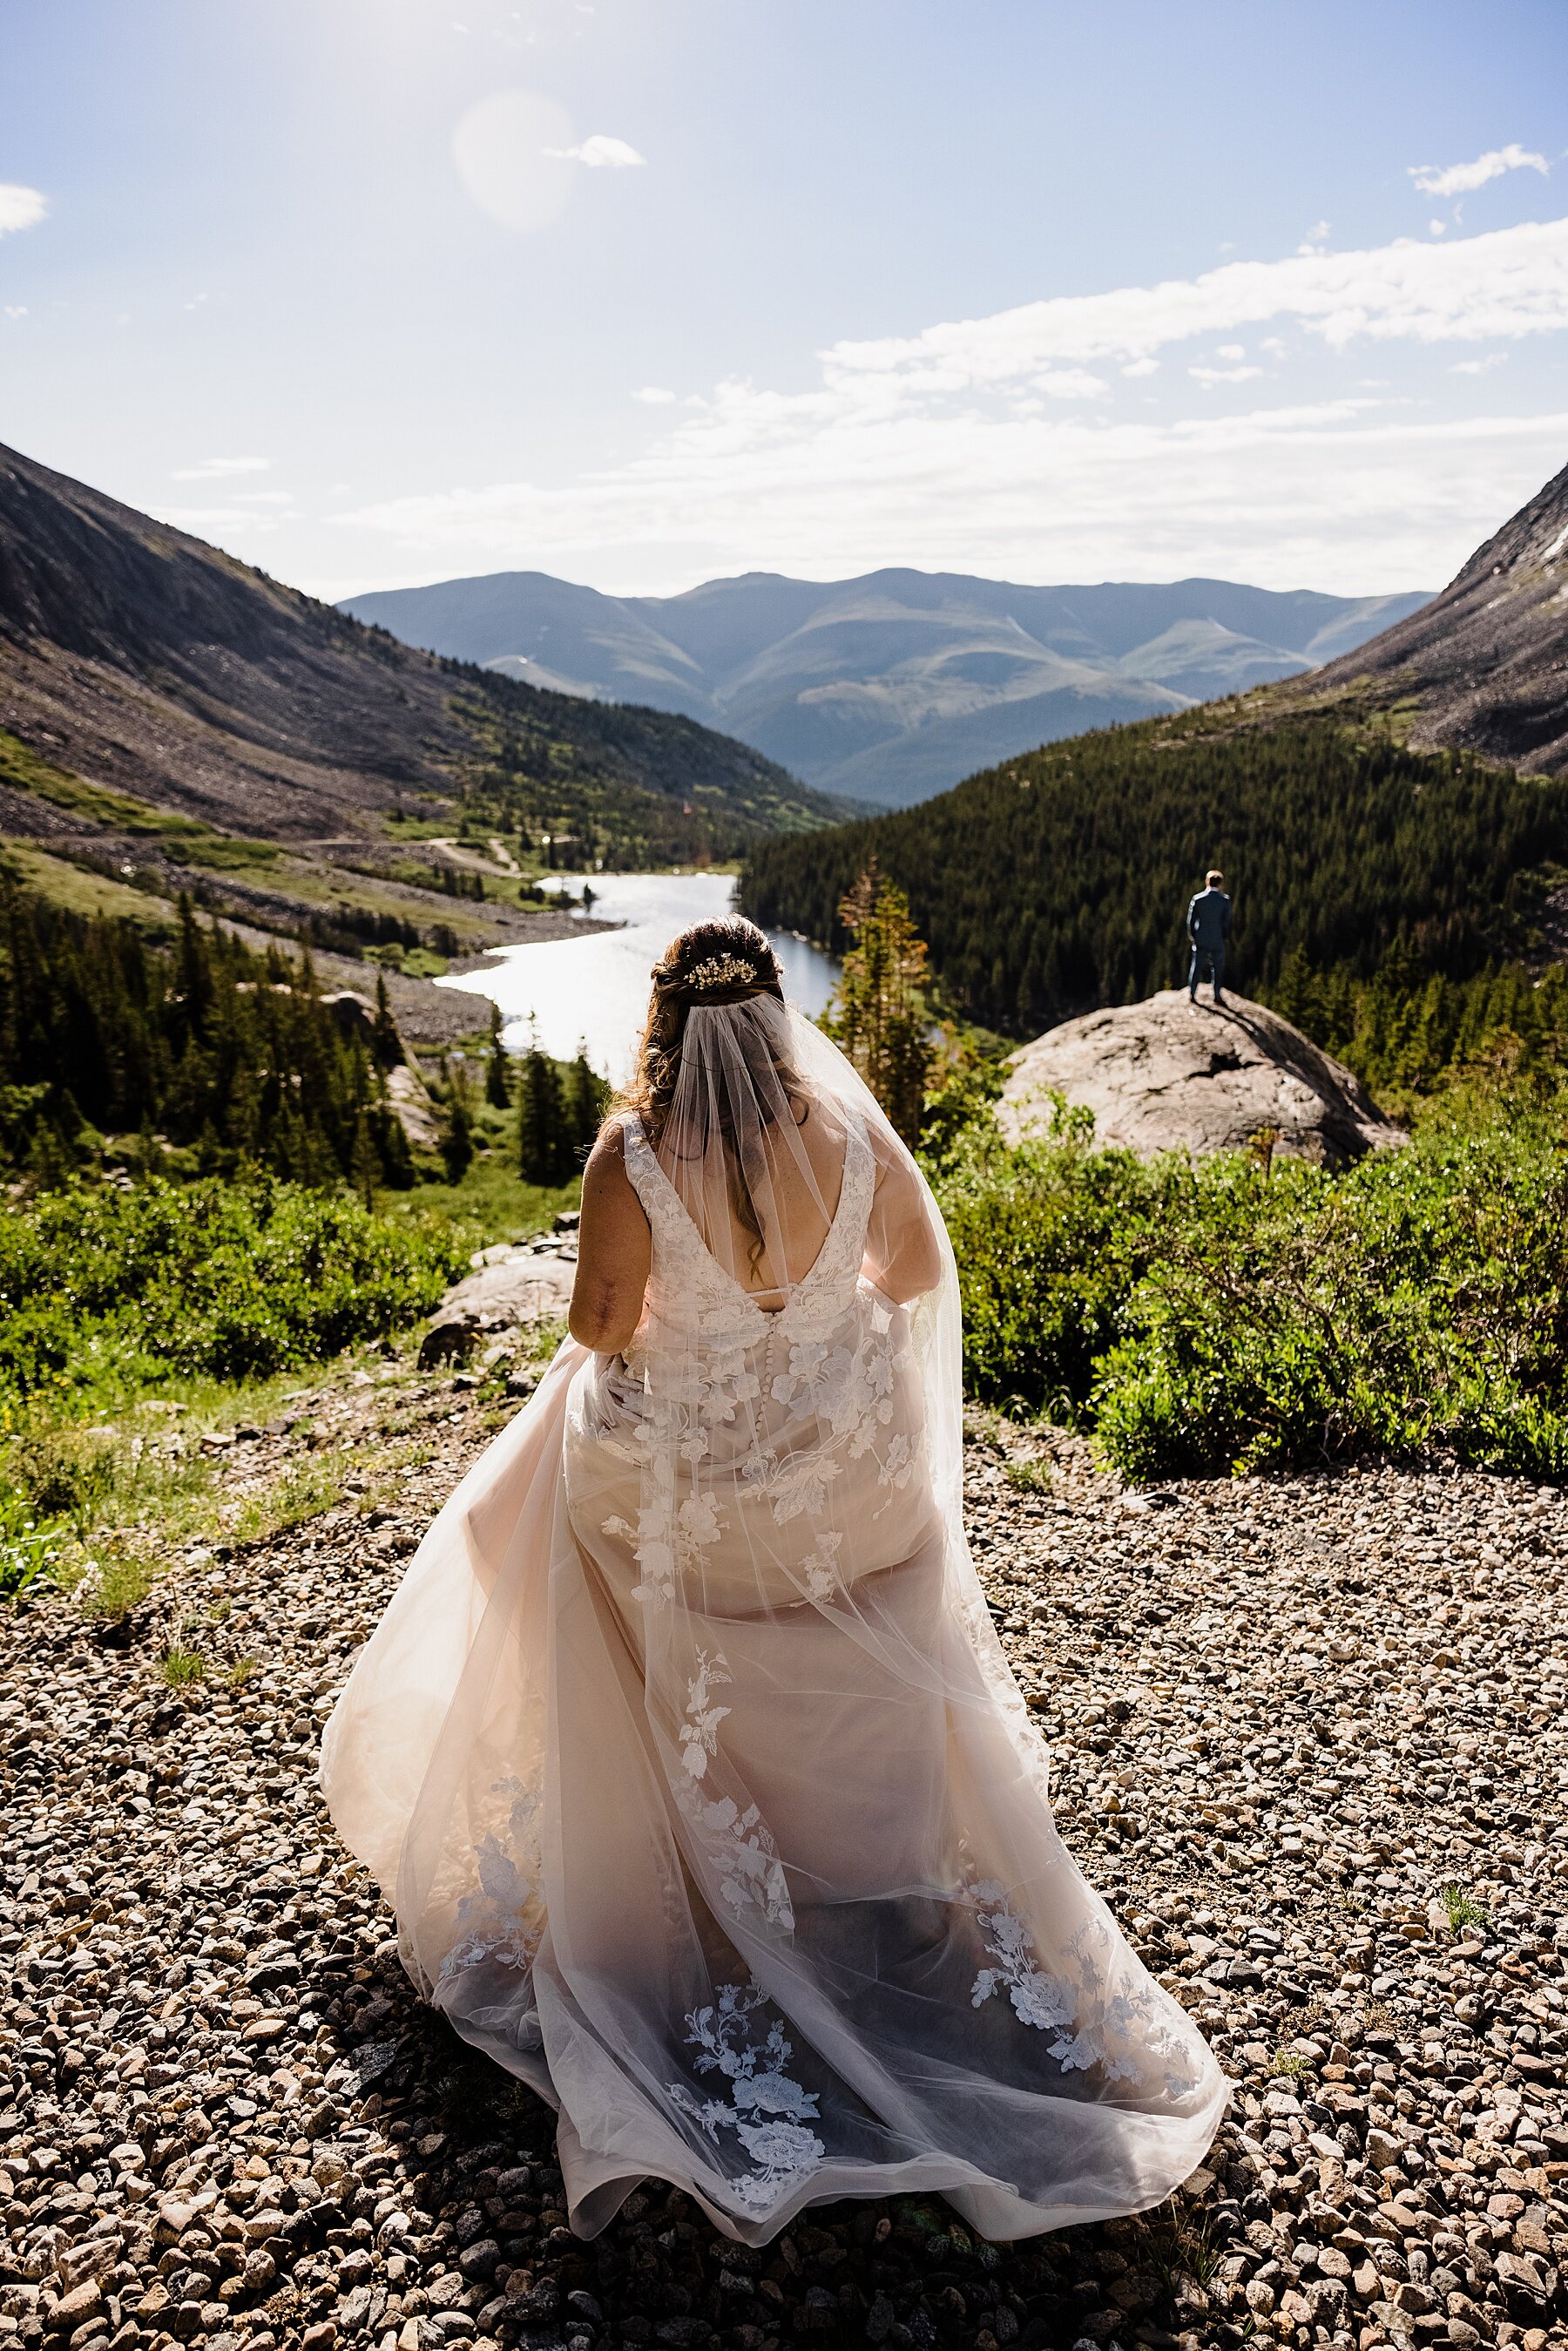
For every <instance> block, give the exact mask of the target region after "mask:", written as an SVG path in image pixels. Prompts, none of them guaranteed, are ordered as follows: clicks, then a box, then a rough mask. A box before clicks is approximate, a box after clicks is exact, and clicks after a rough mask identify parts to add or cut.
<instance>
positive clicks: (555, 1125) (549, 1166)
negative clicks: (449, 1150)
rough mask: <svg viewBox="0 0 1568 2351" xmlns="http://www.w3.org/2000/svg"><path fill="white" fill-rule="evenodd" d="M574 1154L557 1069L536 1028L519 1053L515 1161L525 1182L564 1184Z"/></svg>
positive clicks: (570, 1170)
mask: <svg viewBox="0 0 1568 2351" xmlns="http://www.w3.org/2000/svg"><path fill="white" fill-rule="evenodd" d="M574 1158H575V1153H574V1151H573V1146H572V1134H571V1129H570V1127H569V1126H568V1124H567V1120H566V1102H565V1099H564V1097H563V1094H562V1089H561V1072H560V1071H559V1069H558V1068H557V1066H556V1063H555V1062H554V1061H552V1060H551V1059H550V1056H549V1055H548V1053H546V1052H545V1050H544V1049H543V1047H542V1046H541V1045H540V1043H539V1035H538V1030H537V1029H534V1030H533V1031H532V1032H531V1034H530V1036H529V1040H528V1050H527V1051H526V1053H524V1056H523V1067H522V1071H521V1075H520V1082H519V1086H518V1097H517V1164H518V1166H519V1168H520V1170H521V1172H522V1175H523V1180H524V1183H525V1184H564V1183H566V1180H567V1178H568V1177H569V1176H570V1175H571V1173H572V1167H573V1161H574Z"/></svg>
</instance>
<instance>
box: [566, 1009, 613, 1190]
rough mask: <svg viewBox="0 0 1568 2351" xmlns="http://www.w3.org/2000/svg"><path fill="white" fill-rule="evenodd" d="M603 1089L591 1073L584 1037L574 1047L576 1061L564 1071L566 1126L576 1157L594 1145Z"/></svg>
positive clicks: (599, 1119) (600, 1117)
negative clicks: (575, 1049)
mask: <svg viewBox="0 0 1568 2351" xmlns="http://www.w3.org/2000/svg"><path fill="white" fill-rule="evenodd" d="M607 1092H608V1089H607V1086H606V1085H605V1083H604V1081H603V1079H602V1078H597V1077H596V1076H595V1075H594V1071H593V1067H592V1064H591V1063H590V1061H589V1060H588V1048H587V1040H586V1039H585V1040H583V1041H582V1042H581V1043H579V1045H578V1047H577V1058H576V1061H574V1062H573V1063H572V1066H571V1068H570V1069H569V1070H568V1071H567V1072H566V1126H567V1130H568V1132H569V1134H570V1135H571V1138H572V1150H573V1154H574V1156H575V1157H576V1158H577V1159H579V1160H581V1159H586V1158H587V1155H588V1153H589V1152H590V1151H591V1150H592V1149H593V1147H594V1142H595V1139H596V1137H597V1134H598V1131H599V1123H600V1121H601V1120H602V1119H603V1117H604V1113H605V1098H606V1095H607Z"/></svg>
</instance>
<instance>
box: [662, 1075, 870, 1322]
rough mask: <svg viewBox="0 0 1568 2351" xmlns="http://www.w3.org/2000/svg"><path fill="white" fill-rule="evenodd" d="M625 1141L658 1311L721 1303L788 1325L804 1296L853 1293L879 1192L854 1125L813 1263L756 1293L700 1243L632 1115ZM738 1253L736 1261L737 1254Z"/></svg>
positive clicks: (732, 1232) (702, 1308)
mask: <svg viewBox="0 0 1568 2351" xmlns="http://www.w3.org/2000/svg"><path fill="white" fill-rule="evenodd" d="M624 1134H625V1155H626V1172H627V1175H628V1178H629V1180H630V1183H631V1186H632V1188H633V1190H634V1191H635V1192H636V1194H637V1196H638V1198H639V1201H640V1202H641V1203H642V1207H643V1211H644V1213H645V1214H646V1216H647V1217H648V1221H649V1228H650V1229H651V1231H652V1234H653V1277H652V1282H651V1284H650V1289H651V1290H652V1299H651V1301H650V1303H651V1305H652V1306H653V1308H654V1310H655V1311H662V1312H664V1313H665V1314H667V1315H668V1314H670V1313H674V1314H676V1315H679V1314H680V1313H681V1312H682V1311H690V1309H691V1306H692V1305H693V1304H696V1305H697V1306H698V1307H699V1310H700V1311H705V1310H707V1309H709V1308H711V1306H712V1305H713V1304H715V1303H717V1302H720V1301H722V1303H723V1304H724V1306H725V1307H726V1308H728V1309H741V1310H742V1311H746V1312H748V1313H751V1314H755V1315H758V1316H761V1317H763V1318H764V1319H765V1321H766V1322H768V1323H770V1324H772V1323H774V1322H778V1321H782V1320H783V1319H784V1318H786V1317H787V1316H788V1315H789V1314H790V1312H791V1311H792V1309H793V1308H794V1306H795V1304H796V1301H799V1300H800V1299H802V1298H803V1297H807V1296H809V1297H812V1298H814V1299H815V1298H818V1297H820V1296H821V1295H823V1294H824V1293H831V1294H838V1293H842V1292H843V1291H844V1290H846V1289H853V1287H854V1284H855V1282H856V1280H857V1278H858V1275H859V1271H860V1265H861V1260H862V1259H863V1258H864V1255H865V1250H866V1229H867V1223H868V1221H869V1218H870V1214H871V1202H872V1197H873V1195H874V1192H875V1189H876V1166H875V1163H874V1161H873V1158H872V1154H871V1146H870V1144H869V1143H868V1142H867V1137H866V1134H865V1130H864V1129H863V1128H862V1127H861V1126H860V1125H859V1123H857V1121H855V1120H853V1119H850V1120H847V1121H846V1124H845V1136H844V1155H843V1158H842V1161H841V1163H840V1167H839V1178H838V1196H837V1198H836V1201H835V1203H834V1205H833V1207H832V1210H831V1212H830V1213H829V1214H828V1216H827V1219H826V1230H825V1231H824V1232H823V1235H822V1238H821V1241H820V1243H819V1245H818V1247H817V1249H816V1251H815V1256H814V1257H813V1258H812V1260H811V1262H810V1264H809V1265H808V1266H807V1267H806V1268H805V1270H804V1271H803V1272H802V1273H801V1274H800V1275H799V1276H798V1277H796V1278H794V1279H792V1280H789V1281H787V1282H785V1283H782V1284H781V1283H770V1284H768V1285H767V1286H766V1287H759V1288H756V1289H753V1288H752V1287H751V1286H750V1285H749V1284H748V1283H746V1282H744V1281H742V1280H741V1278H740V1276H739V1274H738V1273H737V1272H736V1271H735V1270H733V1269H732V1267H731V1266H726V1265H725V1264H724V1263H723V1261H722V1259H721V1258H720V1257H719V1256H718V1255H717V1254H716V1252H715V1251H714V1249H712V1247H711V1245H710V1242H709V1241H708V1240H707V1239H706V1238H704V1236H703V1233H702V1230H701V1226H700V1225H699V1224H698V1222H697V1219H696V1217H694V1216H693V1215H692V1213H691V1209H690V1208H689V1207H688V1206H687V1204H686V1202H685V1201H684V1200H683V1199H682V1198H681V1196H680V1192H679V1191H678V1189H677V1188H676V1186H675V1185H674V1183H673V1182H672V1181H671V1179H670V1175H669V1173H668V1171H667V1170H666V1168H665V1167H664V1165H663V1163H662V1162H661V1160H660V1159H659V1154H658V1153H657V1152H656V1151H655V1150H654V1148H653V1145H652V1144H650V1143H649V1139H648V1134H647V1132H646V1130H645V1129H644V1127H643V1123H642V1121H641V1120H640V1119H639V1117H638V1116H637V1114H636V1113H635V1112H628V1113H627V1116H626V1120H625V1124H624ZM726 1206H728V1202H727V1201H726ZM820 1220H821V1212H820V1208H819V1210H818V1221H819V1222H820ZM730 1237H731V1239H732V1242H733V1241H734V1240H735V1238H736V1235H735V1228H734V1224H733V1219H732V1217H731V1219H730ZM736 1254H737V1257H738V1256H739V1254H740V1251H739V1249H737V1251H736ZM775 1270H776V1269H775ZM775 1298H776V1299H780V1300H781V1301H782V1303H781V1304H780V1305H778V1306H766V1305H764V1304H763V1300H764V1299H775Z"/></svg>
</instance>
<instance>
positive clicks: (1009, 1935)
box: [967, 1879, 1194, 2098]
mask: <svg viewBox="0 0 1568 2351" xmlns="http://www.w3.org/2000/svg"><path fill="white" fill-rule="evenodd" d="M967 1898H968V1901H969V1904H970V1907H971V1908H972V1910H973V1911H974V1913H975V1915H976V1917H978V1918H979V1920H980V1923H981V1928H982V1930H983V1932H984V1935H985V1943H986V1949H988V1950H989V1951H990V1953H991V1955H992V1958H993V1959H995V1960H996V1961H997V1965H996V1966H995V1967H993V1968H982V1969H981V1971H980V1973H979V1975H977V1976H976V1978H975V1980H974V1987H973V1990H972V1991H971V2005H972V2006H973V2007H975V2008H979V2007H980V2006H981V2004H982V2003H983V2002H984V2001H988V2000H990V1999H991V1998H992V1996H993V1994H994V1993H996V1992H997V1991H1001V1990H1002V1988H1003V1987H1005V1988H1006V1991H1007V1996H1008V1999H1009V2000H1010V2001H1011V2002H1012V2011H1013V2013H1014V2015H1015V2016H1016V2017H1017V2018H1018V2021H1019V2022H1020V2023H1021V2024H1027V2025H1029V2026H1031V2027H1032V2028H1033V2030H1034V2031H1035V2032H1048V2033H1052V2034H1054V2039H1053V2041H1052V2043H1051V2048H1050V2053H1051V2055H1052V2057H1053V2058H1054V2060H1055V2062H1056V2064H1059V2065H1060V2066H1061V2068H1062V2070H1063V2072H1064V2073H1067V2074H1071V2073H1075V2072H1081V2073H1088V2072H1090V2071H1091V2070H1094V2071H1096V2072H1098V2073H1100V2074H1103V2075H1104V2077H1105V2079H1106V2081H1107V2082H1142V2081H1144V2080H1145V2079H1146V2077H1147V2073H1148V2070H1149V2068H1148V2065H1147V2063H1146V2062H1145V2061H1146V2060H1148V2059H1152V2060H1154V2061H1155V2062H1156V2063H1157V2064H1159V2063H1163V2065H1164V2079H1165V2088H1166V2092H1167V2095H1168V2096H1170V2097H1173V2098H1182V2097H1186V2096H1187V2095H1189V2092H1190V2091H1191V2090H1192V2088H1193V2086H1194V2084H1193V2082H1192V2080H1191V2078H1190V2076H1189V2075H1188V2074H1184V2073H1181V2072H1179V2071H1178V2069H1177V2068H1178V2061H1179V2058H1180V2056H1181V2047H1180V2043H1179V2040H1178V2038H1177V2036H1176V2035H1175V2034H1174V2033H1173V2032H1169V2031H1168V2030H1167V2029H1166V2027H1165V2026H1164V2025H1163V2024H1162V2023H1161V2022H1159V2021H1158V2017H1157V2016H1156V2013H1155V2009H1154V2003H1153V2001H1152V2000H1151V1999H1150V1997H1149V1994H1148V1993H1147V1992H1146V1991H1130V1992H1119V1993H1116V1994H1115V1995H1113V1997H1112V1998H1111V1999H1109V2000H1106V1999H1105V1998H1104V1997H1103V1994H1104V1989H1105V1979H1104V1976H1103V1974H1102V1972H1101V1970H1100V1968H1099V1966H1098V1965H1097V1964H1096V1960H1095V1959H1093V1958H1092V1957H1091V1956H1090V1953H1089V1951H1088V1949H1087V1945H1088V1941H1089V1938H1090V1935H1091V1933H1092V1932H1093V1928H1092V1926H1091V1924H1090V1923H1089V1922H1085V1924H1084V1925H1083V1926H1082V1927H1080V1928H1079V1929H1078V1931H1077V1933H1076V1934H1075V1936H1074V1937H1073V1938H1072V1939H1071V1940H1070V1941H1069V1942H1068V1943H1067V1945H1066V1946H1065V1949H1066V1953H1067V1956H1068V1957H1069V1958H1070V1959H1073V1960H1074V1961H1075V1962H1076V1972H1075V1977H1073V1978H1069V1977H1066V1976H1052V1975H1047V1974H1046V1973H1045V1972H1044V1970H1043V1969H1042V1968H1041V1967H1040V1966H1039V1965H1038V1963H1037V1960H1036V1958H1035V1952H1034V1946H1033V1942H1032V1940H1031V1938H1030V1935H1029V1929H1028V1928H1027V1927H1026V1926H1025V1925H1024V1923H1023V1919H1022V1918H1020V1917H1018V1916H1017V1914H1016V1912H1014V1911H1013V1910H1012V1907H1010V1905H1009V1903H1008V1899H1007V1892H1006V1889H1005V1887H1003V1886H999V1885H997V1884H996V1883H995V1881H994V1880H992V1879H987V1880H985V1881H983V1882H982V1883H981V1884H979V1885H974V1886H971V1887H970V1888H969V1893H968V1897H967ZM1107 1939H1108V1938H1106V1937H1105V1935H1104V1932H1103V1930H1102V1934H1101V1940H1102V1942H1104V1941H1106V1940H1107Z"/></svg>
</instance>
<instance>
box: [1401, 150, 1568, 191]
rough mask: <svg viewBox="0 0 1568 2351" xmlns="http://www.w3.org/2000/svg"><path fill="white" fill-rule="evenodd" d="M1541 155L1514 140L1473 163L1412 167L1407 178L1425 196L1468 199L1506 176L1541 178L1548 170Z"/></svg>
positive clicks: (1420, 164) (1428, 164)
mask: <svg viewBox="0 0 1568 2351" xmlns="http://www.w3.org/2000/svg"><path fill="white" fill-rule="evenodd" d="M1551 168H1552V167H1551V165H1550V164H1549V163H1548V162H1547V161H1546V158H1545V156H1544V155H1536V154H1532V152H1530V151H1529V150H1528V149H1526V148H1523V147H1521V145H1520V144H1519V142H1518V141H1517V140H1510V141H1509V143H1508V145H1507V146H1506V147H1491V148H1489V149H1488V151H1487V152H1486V153H1485V154H1484V155H1478V156H1477V157H1476V159H1475V162H1473V163H1449V164H1446V165H1445V164H1438V163H1412V164H1410V165H1409V167H1408V169H1409V173H1410V177H1411V178H1412V180H1414V182H1415V183H1416V185H1417V188H1418V189H1419V190H1420V192H1421V193H1422V195H1424V196H1468V195H1469V193H1470V191H1471V190H1472V189H1473V188H1484V187H1485V185H1486V183H1487V182H1488V181H1489V180H1501V177H1502V175H1503V173H1504V172H1523V171H1531V172H1541V173H1542V176H1543V177H1544V175H1545V174H1546V172H1549V171H1550V170H1551Z"/></svg>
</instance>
